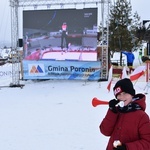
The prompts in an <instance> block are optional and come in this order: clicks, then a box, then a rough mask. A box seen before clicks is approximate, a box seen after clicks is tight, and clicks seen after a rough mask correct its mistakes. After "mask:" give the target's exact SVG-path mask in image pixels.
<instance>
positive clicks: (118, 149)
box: [113, 144, 127, 150]
mask: <svg viewBox="0 0 150 150" xmlns="http://www.w3.org/2000/svg"><path fill="white" fill-rule="evenodd" d="M113 150H127V149H126V145H125V144H122V145H121V146H117V148H113Z"/></svg>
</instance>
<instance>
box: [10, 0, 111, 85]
mask: <svg viewBox="0 0 150 150" xmlns="http://www.w3.org/2000/svg"><path fill="white" fill-rule="evenodd" d="M91 4H94V5H95V6H96V7H99V6H100V7H101V21H100V24H101V27H102V38H101V39H102V40H105V41H107V45H106V44H104V43H103V42H102V44H101V45H100V46H101V47H102V55H101V58H100V60H101V66H102V67H101V75H100V78H101V79H107V78H108V35H109V29H108V16H109V6H110V0H10V7H11V47H12V51H14V52H16V54H17V57H16V55H15V56H14V55H12V83H11V84H10V86H12V87H20V86H21V85H20V63H19V62H20V56H19V53H18V47H19V44H18V40H19V22H18V15H19V14H18V13H19V12H18V9H19V8H23V9H27V10H28V8H29V7H30V9H31V8H32V9H33V10H37V9H38V8H39V6H40V7H44V8H45V9H51V8H52V6H60V9H63V8H65V6H69V5H72V6H74V8H76V7H77V5H83V7H86V6H87V5H88V6H87V7H89V6H90V5H91ZM97 46H99V45H97Z"/></svg>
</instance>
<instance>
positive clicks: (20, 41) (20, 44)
mask: <svg viewBox="0 0 150 150" xmlns="http://www.w3.org/2000/svg"><path fill="white" fill-rule="evenodd" d="M18 42H19V47H23V39H19V40H18Z"/></svg>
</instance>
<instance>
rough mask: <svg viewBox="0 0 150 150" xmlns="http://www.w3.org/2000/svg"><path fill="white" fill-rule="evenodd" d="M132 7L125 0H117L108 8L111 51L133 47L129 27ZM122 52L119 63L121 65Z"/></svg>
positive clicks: (127, 49)
mask: <svg viewBox="0 0 150 150" xmlns="http://www.w3.org/2000/svg"><path fill="white" fill-rule="evenodd" d="M131 11H132V7H131V4H130V2H128V1H127V0H118V1H117V2H116V3H115V4H114V5H112V8H111V9H110V17H109V18H110V19H109V32H110V35H109V48H110V50H111V51H114V52H115V51H118V52H121V51H122V50H126V51H129V50H131V49H132V48H133V47H134V43H133V35H132V32H131V30H130V29H129V27H131V25H132V13H131ZM121 62H122V53H121V55H120V65H122V63H121Z"/></svg>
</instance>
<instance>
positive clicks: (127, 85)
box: [113, 78, 135, 98]
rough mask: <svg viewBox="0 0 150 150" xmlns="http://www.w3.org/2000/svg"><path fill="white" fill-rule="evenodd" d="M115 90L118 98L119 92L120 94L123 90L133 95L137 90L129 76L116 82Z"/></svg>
mask: <svg viewBox="0 0 150 150" xmlns="http://www.w3.org/2000/svg"><path fill="white" fill-rule="evenodd" d="M113 91H114V95H115V97H116V98H117V96H118V94H120V93H122V92H125V93H129V94H131V95H132V96H134V95H135V90H134V88H133V84H132V82H131V80H130V79H128V78H124V79H121V80H119V81H118V82H117V83H116V84H115V86H114V88H113Z"/></svg>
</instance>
